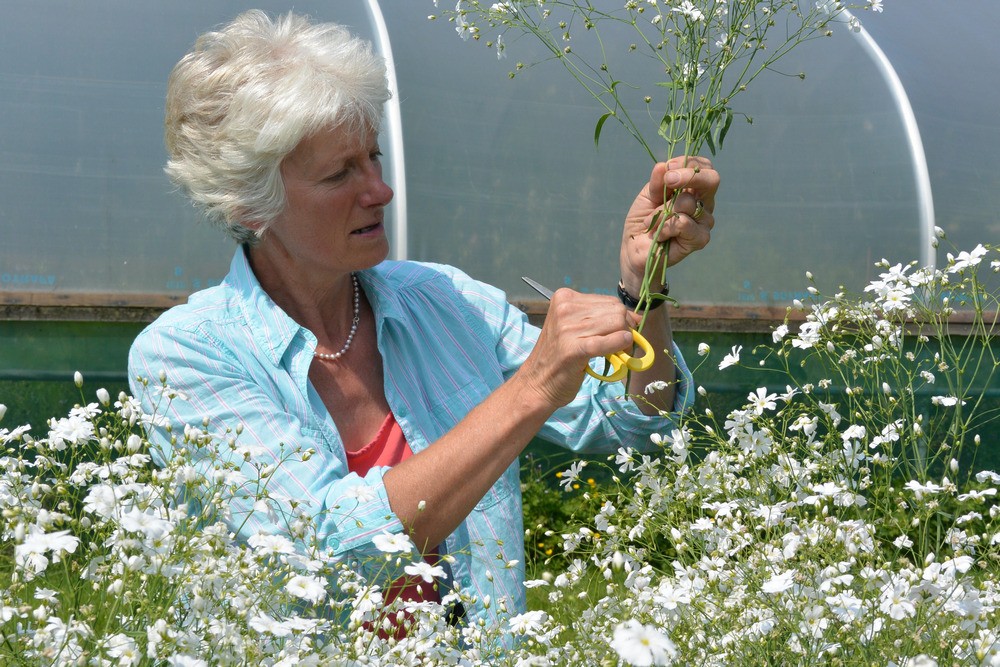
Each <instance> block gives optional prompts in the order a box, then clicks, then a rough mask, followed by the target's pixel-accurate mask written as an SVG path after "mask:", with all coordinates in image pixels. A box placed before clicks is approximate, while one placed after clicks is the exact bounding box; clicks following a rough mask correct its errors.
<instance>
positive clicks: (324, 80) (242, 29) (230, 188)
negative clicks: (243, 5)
mask: <svg viewBox="0 0 1000 667" xmlns="http://www.w3.org/2000/svg"><path fill="white" fill-rule="evenodd" d="M388 99H389V89H388V85H387V83H386V76H385V63H384V61H383V60H382V58H381V57H380V56H378V55H377V54H376V53H375V52H374V49H373V48H372V46H371V44H369V43H368V42H366V41H364V40H361V39H359V38H357V37H354V36H353V35H351V33H350V32H349V31H348V30H347V29H346V28H344V27H343V26H339V25H336V24H333V23H320V24H314V23H311V22H310V21H309V20H308V19H306V18H304V17H302V16H297V15H295V14H291V13H289V14H286V15H284V16H281V17H279V18H277V19H275V20H272V19H270V18H269V17H268V16H267V15H266V14H265V13H264V12H262V11H260V10H250V11H248V12H245V13H243V14H240V15H239V16H237V17H236V18H235V19H234V20H233V21H232V22H231V23H228V24H227V25H225V26H223V27H221V28H220V29H218V30H215V31H211V32H207V33H205V34H204V35H202V36H201V37H199V38H198V40H197V42H196V43H195V46H194V48H193V49H192V50H191V51H190V52H189V53H188V54H187V55H186V56H184V58H182V59H181V61H180V62H179V63H177V65H176V66H175V67H174V69H173V72H171V74H170V79H169V81H168V84H167V103H166V120H165V140H166V145H167V151H168V153H169V156H170V159H169V160H168V162H167V166H166V172H167V174H169V176H170V178H171V179H172V180H173V181H174V182H175V183H176V184H178V185H179V186H181V187H182V188H183V189H184V190H185V191H186V193H187V195H188V196H189V197H190V198H191V200H192V201H193V202H194V203H195V205H196V206H198V207H199V208H201V209H202V210H203V211H204V212H205V214H206V215H207V216H208V218H209V219H210V220H211V221H213V222H214V223H216V224H219V225H221V226H222V227H223V228H224V229H226V231H227V232H228V233H229V235H230V236H232V237H233V238H234V239H235V240H236V241H237V242H240V243H243V242H254V241H256V240H257V239H258V238H259V237H260V236H261V235H262V234H263V233H264V232H265V231H266V230H267V228H268V227H269V226H270V225H271V224H272V223H273V222H274V220H275V219H276V218H277V217H278V215H280V213H281V212H282V210H284V208H285V190H284V185H283V183H282V180H281V162H282V160H284V159H285V157H286V156H287V155H288V154H289V153H290V152H291V151H292V150H293V149H294V148H295V147H296V146H297V145H298V144H299V143H300V142H301V141H302V140H303V139H305V138H306V137H309V136H311V135H312V134H314V133H316V132H318V131H319V130H322V129H332V128H337V127H345V126H346V127H348V128H351V129H356V130H358V131H360V130H362V129H364V128H371V129H373V130H375V131H377V130H378V128H379V126H380V124H381V119H382V107H383V106H384V104H385V102H386V100H388Z"/></svg>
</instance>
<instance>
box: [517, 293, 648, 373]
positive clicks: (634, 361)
mask: <svg viewBox="0 0 1000 667" xmlns="http://www.w3.org/2000/svg"><path fill="white" fill-rule="evenodd" d="M521 280H523V281H524V282H526V283H527V284H528V286H529V287H531V288H532V289H533V290H535V291H536V292H538V293H539V294H541V295H542V296H544V297H545V298H546V299H548V300H550V301H551V300H552V294H553V292H552V290H550V289H549V288H548V287H545V286H544V285H542V284H541V283H539V282H538V281H536V280H532V279H531V278H528V277H527V276H522V277H521ZM632 342H633V343H635V344H636V345H638V346H639V347H640V348H642V350H643V355H642V356H641V357H633V356H632V355H630V354H629V353H628V352H626V351H625V350H622V351H621V352H612V353H611V354H606V355H604V358H605V359H607V360H608V363H610V364H611V374H610V375H601V374H600V373H597V372H595V371H594V370H593V369H591V368H590V366H589V365H588V366H587V375H589V376H591V377H594V378H597V379H598V380H601V381H602V382H617V381H619V380H621V379H623V378H624V377H625V376H626V375H628V372H629V371H644V370H646V369H647V368H649V367H650V366H652V365H653V359H655V354H654V353H653V346H652V345H650V344H649V341H648V340H646V339H645V338H644V337H643V335H642V334H640V333H639V332H638V331H636V330H635V329H632ZM606 370H607V368H606V367H605V371H606Z"/></svg>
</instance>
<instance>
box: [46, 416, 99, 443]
mask: <svg viewBox="0 0 1000 667" xmlns="http://www.w3.org/2000/svg"><path fill="white" fill-rule="evenodd" d="M49 429H50V430H49V442H50V443H51V445H52V447H53V449H57V450H59V451H62V450H63V449H65V448H66V445H67V444H70V445H82V444H84V443H86V442H88V441H89V440H90V439H91V438H92V437H93V435H94V425H93V424H92V423H91V422H90V420H89V419H86V418H85V417H82V416H79V415H70V416H69V417H65V418H63V419H53V420H52V422H51V423H50V424H49Z"/></svg>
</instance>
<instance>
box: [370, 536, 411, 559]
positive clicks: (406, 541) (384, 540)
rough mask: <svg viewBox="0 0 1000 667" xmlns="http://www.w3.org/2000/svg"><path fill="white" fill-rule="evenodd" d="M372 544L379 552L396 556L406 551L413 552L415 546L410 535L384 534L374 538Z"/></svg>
mask: <svg viewBox="0 0 1000 667" xmlns="http://www.w3.org/2000/svg"><path fill="white" fill-rule="evenodd" d="M372 544H374V545H375V548H376V549H378V550H379V551H381V552H383V553H387V554H395V553H400V552H404V551H413V549H414V548H415V547H414V544H413V541H412V540H411V539H410V538H409V536H408V535H406V534H404V533H388V532H386V533H382V534H380V535H376V536H375V537H373V538H372Z"/></svg>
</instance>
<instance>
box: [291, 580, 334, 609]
mask: <svg viewBox="0 0 1000 667" xmlns="http://www.w3.org/2000/svg"><path fill="white" fill-rule="evenodd" d="M285 590H287V591H288V592H289V593H291V594H292V595H294V596H295V597H297V598H299V599H300V600H305V601H307V602H311V603H313V604H319V603H320V602H322V601H323V599H324V598H326V585H325V581H324V580H323V579H321V578H320V577H314V576H312V575H308V574H297V575H295V576H293V577H292V578H291V579H289V580H288V583H286V584H285Z"/></svg>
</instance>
